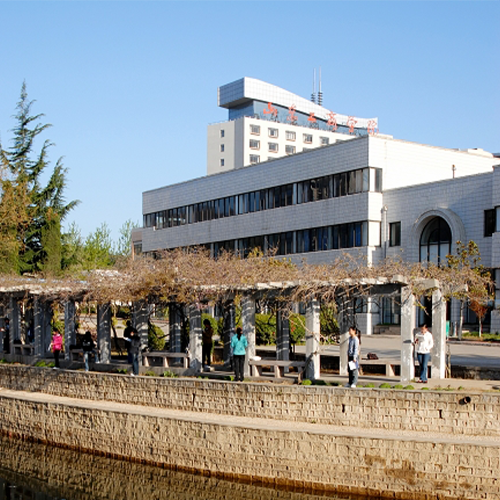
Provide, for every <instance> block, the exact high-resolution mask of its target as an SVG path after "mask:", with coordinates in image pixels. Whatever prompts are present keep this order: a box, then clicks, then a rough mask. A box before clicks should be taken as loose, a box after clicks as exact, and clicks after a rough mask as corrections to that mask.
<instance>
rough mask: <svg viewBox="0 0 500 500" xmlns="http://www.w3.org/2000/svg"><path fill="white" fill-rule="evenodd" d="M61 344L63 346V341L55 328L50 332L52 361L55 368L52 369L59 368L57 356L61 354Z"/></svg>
mask: <svg viewBox="0 0 500 500" xmlns="http://www.w3.org/2000/svg"><path fill="white" fill-rule="evenodd" d="M62 344H63V339H62V336H61V334H60V333H59V330H58V329H57V328H54V331H53V332H52V344H51V346H52V352H53V353H54V361H55V367H54V368H59V355H60V354H61V351H62Z"/></svg>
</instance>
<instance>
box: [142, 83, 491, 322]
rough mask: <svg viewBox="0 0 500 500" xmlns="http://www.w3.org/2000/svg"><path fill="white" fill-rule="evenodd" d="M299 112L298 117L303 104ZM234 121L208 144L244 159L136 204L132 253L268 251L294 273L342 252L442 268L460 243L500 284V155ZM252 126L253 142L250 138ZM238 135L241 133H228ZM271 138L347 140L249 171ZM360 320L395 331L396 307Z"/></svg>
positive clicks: (382, 307)
mask: <svg viewBox="0 0 500 500" xmlns="http://www.w3.org/2000/svg"><path fill="white" fill-rule="evenodd" d="M244 80H245V79H244ZM239 82H241V81H239ZM235 83H238V82H235ZM230 85H231V84H230ZM273 88H274V87H273ZM222 89H224V87H222ZM222 95H224V93H223V92H222V91H221V90H220V92H219V102H222V103H227V102H231V106H234V103H237V102H238V99H236V98H235V96H238V95H240V94H238V92H236V91H235V92H234V94H232V96H233V97H231V98H224V100H222V98H221V96H222ZM266 97H267V99H262V100H261V104H262V106H263V109H270V108H273V107H275V103H274V102H273V101H272V97H275V96H274V95H266ZM230 99H233V100H232V101H231V100H230ZM282 100H283V98H282ZM266 101H267V102H266ZM255 102H256V101H255V99H254V100H253V101H252V105H253V106H254V107H253V108H252V109H251V110H250V111H252V110H253V109H255V107H256V104H255ZM285 102H286V101H285ZM245 103H246V104H248V102H247V101H244V102H243V103H240V105H241V106H243V107H245V105H246V104H245ZM311 105H312V106H317V105H316V104H314V103H311ZM304 110H305V111H304V117H305V116H306V115H305V113H306V112H308V110H307V109H306V108H305V105H304ZM244 112H245V113H247V112H248V109H245V110H244ZM309 112H310V111H309ZM318 115H320V113H319V112H318ZM309 116H311V115H309ZM325 116H326V115H325ZM233 117H234V120H230V121H228V122H225V123H224V124H218V125H217V126H216V127H215V128H213V130H215V132H214V134H213V139H214V141H215V142H217V141H220V139H221V135H220V132H221V131H222V130H224V138H227V139H228V140H229V139H230V140H229V142H230V144H231V147H232V148H234V149H235V150H236V149H238V148H239V149H240V150H241V151H242V155H241V157H240V160H238V161H236V160H235V161H234V162H233V163H231V165H227V169H226V170H225V171H223V172H219V173H215V171H216V170H217V168H216V167H217V161H219V160H220V157H219V156H216V155H215V156H214V157H213V158H215V159H214V161H213V162H212V167H214V168H210V162H209V168H208V171H209V175H207V176H205V177H202V178H198V179H193V180H190V181H187V182H183V183H180V184H175V185H171V186H166V187H162V188H158V189H154V190H151V191H147V192H145V193H143V219H144V224H143V228H142V229H141V230H140V231H138V232H136V233H135V234H134V237H133V239H134V242H135V245H136V248H138V249H139V248H142V251H143V252H155V251H160V250H163V249H173V248H177V247H191V246H205V247H207V248H209V249H210V251H211V252H212V253H213V255H217V254H218V252H220V251H221V250H222V249H225V250H232V251H237V252H240V253H241V254H242V255H245V254H246V253H248V252H249V251H251V250H252V249H254V248H260V249H262V250H263V251H264V252H267V251H269V250H270V249H275V250H276V251H277V253H278V255H286V256H288V257H290V258H291V259H292V260H293V261H295V262H302V261H303V260H305V261H307V262H309V263H312V264H314V263H318V264H320V263H327V262H333V261H334V260H335V259H336V258H338V257H340V256H341V255H342V254H343V253H345V252H348V253H351V254H355V255H356V256H362V257H364V258H365V259H366V260H367V261H368V262H371V263H377V262H379V261H380V260H381V259H384V258H385V257H401V258H403V259H405V260H408V261H410V262H418V261H432V262H440V261H442V260H443V259H445V256H446V255H447V254H449V253H450V252H453V251H454V245H455V243H456V242H457V241H459V240H460V241H462V242H468V241H469V240H473V241H475V242H476V243H477V244H478V246H479V248H480V251H481V256H482V261H481V263H482V264H483V265H484V266H485V267H487V268H490V269H492V270H493V273H494V274H496V277H497V283H499V282H500V274H499V269H500V158H498V157H497V156H495V155H493V154H491V153H488V152H485V151H482V150H466V151H461V150H452V149H446V148H440V147H434V146H428V145H423V144H416V143H412V142H408V141H403V140H398V139H394V138H392V137H389V136H381V135H377V134H373V135H372V134H371V133H370V131H369V130H368V128H365V129H362V128H361V129H359V130H358V131H357V132H356V133H354V134H349V133H341V132H338V130H337V131H332V130H331V127H330V131H328V130H322V129H321V128H318V129H311V128H310V127H308V126H307V125H306V126H303V125H300V124H296V125H294V126H293V127H292V126H290V124H289V123H286V118H285V119H284V120H285V123H282V122H280V123H277V122H275V121H273V120H265V119H262V117H261V118H249V117H247V116H237V115H235V116H233ZM358 121H359V122H361V120H358ZM368 121H369V120H368ZM368 121H367V122H366V125H367V124H368ZM326 123H327V120H326V121H325V124H326ZM256 124H258V126H259V127H260V134H261V135H260V136H258V135H255V131H256V129H255V127H256ZM321 126H323V125H321ZM228 127H229V128H228ZM231 128H232V129H233V131H232V132H231V133H230V134H228V135H227V136H226V135H225V131H226V130H229V129H231ZM236 128H241V129H242V130H241V131H240V132H238V134H236V133H235V132H234V130H236ZM270 129H276V130H278V132H277V134H278V136H277V137H276V138H273V139H276V142H277V144H278V148H279V149H278V151H279V152H281V149H280V148H281V147H282V145H284V146H286V144H287V143H286V140H287V139H286V132H287V131H293V132H295V134H296V139H297V137H299V136H304V135H307V134H310V132H311V130H314V132H315V133H317V136H314V137H315V138H316V137H318V138H320V137H327V134H328V133H330V134H333V135H334V136H335V137H336V136H340V135H343V136H345V137H343V138H342V139H338V138H333V135H332V136H330V137H331V142H329V143H328V144H324V145H321V143H319V142H317V143H316V147H315V148H312V149H311V150H307V151H304V150H302V152H297V151H296V152H295V154H289V155H287V154H285V155H281V153H280V157H277V158H276V159H273V160H271V161H269V160H267V152H266V158H265V161H264V159H263V158H261V159H260V161H258V162H255V163H253V162H251V161H250V156H251V153H250V150H249V149H247V148H246V146H249V144H250V142H249V141H250V140H251V139H250V137H252V136H253V137H260V138H261V139H259V140H260V141H261V144H262V143H265V144H266V145H265V146H264V148H267V144H268V142H269V141H270V140H271V137H270V136H269V130H270ZM210 130H211V129H210V127H209V134H210ZM346 131H347V132H348V130H346ZM283 132H284V138H283V141H284V142H282V143H281V142H278V140H281V134H282V133H283ZM273 133H274V132H273ZM321 134H323V135H321ZM254 140H257V139H254ZM313 140H314V139H313ZM247 142H248V144H247ZM209 144H210V138H209ZM217 144H219V146H220V142H217ZM313 145H314V143H313ZM209 147H210V146H209ZM215 149H216V148H215ZM219 153H220V150H219ZM235 158H236V157H235ZM245 158H247V159H248V161H246V160H245ZM209 159H210V153H209ZM219 165H220V164H219ZM229 167H230V168H229ZM497 295H498V297H497V306H498V305H500V302H499V300H498V299H500V295H499V294H498V293H497ZM367 314H372V315H373V318H374V324H376V323H377V322H380V323H387V322H388V323H390V322H395V323H397V321H398V317H397V316H398V312H397V307H395V306H394V304H392V305H390V304H378V305H377V306H376V307H375V306H373V307H372V306H370V307H369V309H368V310H367ZM457 314H458V310H456V306H453V307H452V308H451V310H450V313H449V319H450V320H451V321H453V320H454V319H456V317H457ZM422 321H423V319H422ZM491 329H492V331H500V319H499V315H498V313H497V312H493V313H492V314H491Z"/></svg>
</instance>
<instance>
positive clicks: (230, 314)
mask: <svg viewBox="0 0 500 500" xmlns="http://www.w3.org/2000/svg"><path fill="white" fill-rule="evenodd" d="M223 315H224V331H223V334H222V342H223V349H222V356H223V358H224V359H223V360H224V366H225V367H226V368H227V367H230V366H231V335H232V334H233V333H234V328H235V318H236V311H235V308H234V302H233V301H232V300H231V301H228V302H226V303H225V304H224V312H223Z"/></svg>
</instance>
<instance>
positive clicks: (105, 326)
mask: <svg viewBox="0 0 500 500" xmlns="http://www.w3.org/2000/svg"><path fill="white" fill-rule="evenodd" d="M97 347H98V348H99V362H100V363H110V362H111V306H110V304H98V306H97Z"/></svg>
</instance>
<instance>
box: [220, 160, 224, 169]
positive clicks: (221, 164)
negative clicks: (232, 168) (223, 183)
mask: <svg viewBox="0 0 500 500" xmlns="http://www.w3.org/2000/svg"><path fill="white" fill-rule="evenodd" d="M220 166H221V167H223V166H224V158H221V159H220Z"/></svg>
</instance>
